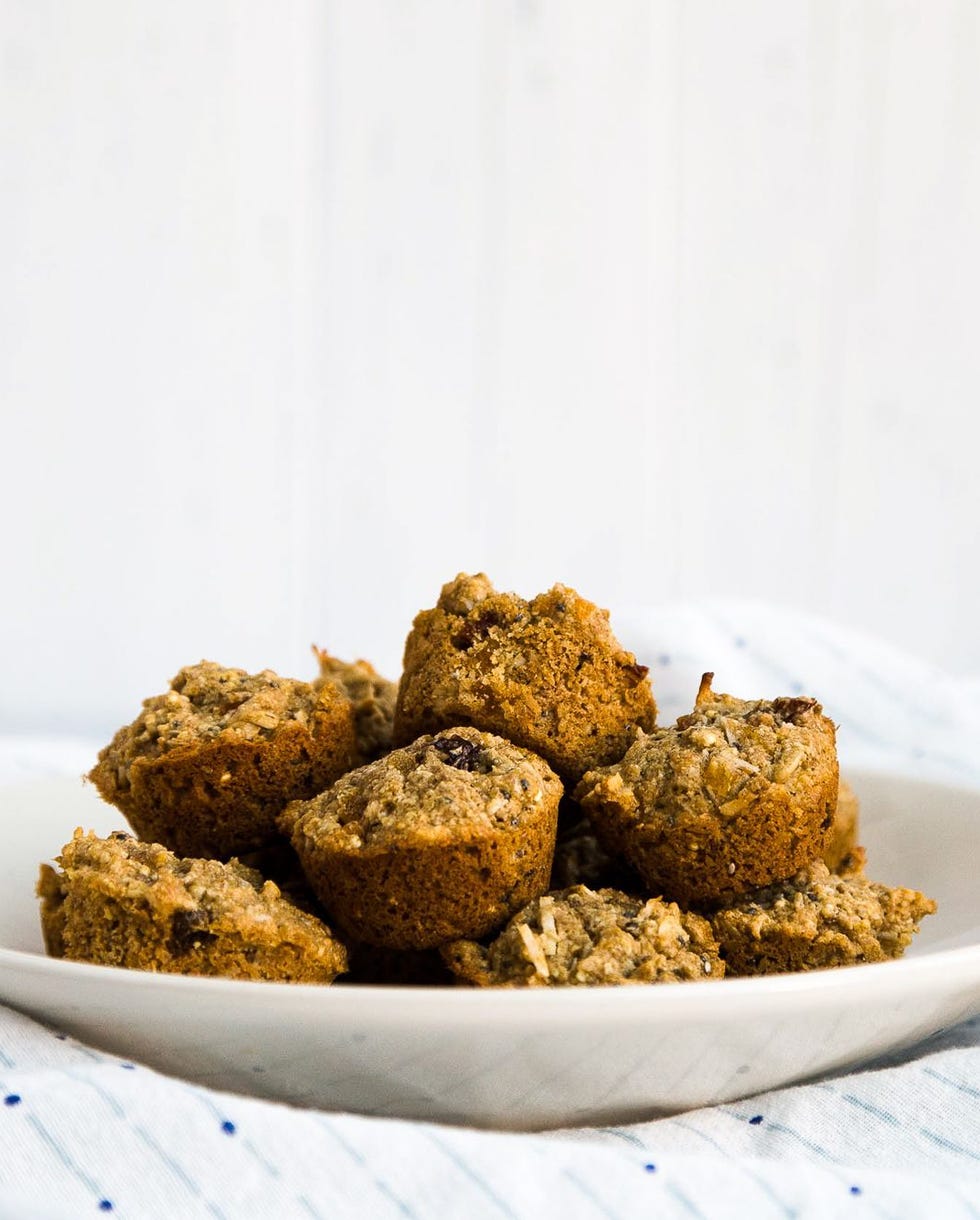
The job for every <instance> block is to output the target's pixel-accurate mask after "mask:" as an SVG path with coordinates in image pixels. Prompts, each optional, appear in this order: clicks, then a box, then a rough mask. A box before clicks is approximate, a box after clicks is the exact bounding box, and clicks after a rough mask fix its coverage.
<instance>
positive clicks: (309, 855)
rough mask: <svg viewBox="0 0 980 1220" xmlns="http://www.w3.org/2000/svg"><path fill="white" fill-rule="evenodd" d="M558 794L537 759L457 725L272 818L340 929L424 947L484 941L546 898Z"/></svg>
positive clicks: (369, 939) (375, 940) (386, 943)
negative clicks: (458, 940) (533, 902)
mask: <svg viewBox="0 0 980 1220" xmlns="http://www.w3.org/2000/svg"><path fill="white" fill-rule="evenodd" d="M560 796H561V782H560V780H559V779H558V777H557V776H556V775H555V774H554V772H553V771H552V770H551V768H550V767H549V766H548V764H547V763H546V762H544V761H543V759H541V758H538V757H537V755H535V754H532V753H531V752H530V751H529V750H523V749H521V748H520V747H519V746H515V745H512V744H511V743H510V742H507V741H504V740H503V739H502V738H499V737H494V736H493V735H492V734H490V733H483V732H481V731H480V730H478V729H473V728H466V727H462V728H454V729H448V730H446V731H445V732H444V733H442V734H439V735H438V736H434V737H422V738H420V739H419V740H418V741H416V742H414V743H413V744H412V745H410V746H407V747H405V748H404V749H400V750H393V751H392V752H391V753H390V754H386V755H385V757H384V758H381V759H378V761H377V762H374V763H370V764H369V765H368V766H365V767H361V768H359V769H358V770H356V771H352V772H350V773H349V774H348V775H345V776H344V777H343V778H342V779H340V780H338V782H337V783H336V784H334V785H333V787H332V788H330V789H329V790H328V791H327V792H325V793H323V794H322V795H321V796H319V797H315V798H314V799H313V800H311V801H299V802H296V803H294V804H292V805H290V806H288V807H287V809H286V810H285V811H284V812H283V814H282V815H281V817H280V819H279V822H280V826H281V827H282V829H283V830H284V832H286V833H288V834H289V835H290V837H291V839H292V843H293V846H294V847H295V849H296V852H297V854H298V856H299V858H300V862H301V864H302V866H303V869H304V871H305V873H306V876H307V879H308V880H309V882H310V885H311V887H312V889H313V890H314V892H315V893H316V895H317V897H318V898H319V900H320V902H321V903H322V904H323V906H324V907H325V908H326V910H327V911H329V913H330V916H331V918H332V919H334V920H335V921H336V923H337V924H338V925H339V926H340V927H341V928H342V929H343V930H344V931H345V932H346V933H347V934H348V935H349V936H352V937H354V938H356V939H357V940H360V941H364V942H366V943H368V944H374V945H380V946H383V947H386V948H391V949H427V948H430V947H432V946H434V945H439V944H442V943H443V942H445V941H447V940H453V939H455V938H457V937H460V936H474V937H476V936H483V935H485V934H486V933H487V932H490V931H492V930H493V929H494V928H495V927H498V926H499V925H500V924H502V923H503V922H504V920H505V919H506V918H507V917H508V916H509V915H510V914H512V913H513V912H514V911H515V910H517V909H518V908H519V907H521V906H523V904H524V903H525V902H527V901H528V900H529V899H530V898H533V897H535V896H536V895H537V894H540V893H543V891H544V890H545V888H546V887H547V885H548V874H549V870H550V868H551V859H552V855H553V853H554V846H555V827H556V823H557V818H558V801H559V798H560Z"/></svg>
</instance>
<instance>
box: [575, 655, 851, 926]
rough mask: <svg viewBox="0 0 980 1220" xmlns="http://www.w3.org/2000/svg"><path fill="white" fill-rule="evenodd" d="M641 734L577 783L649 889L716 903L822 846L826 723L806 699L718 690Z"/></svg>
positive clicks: (833, 773)
mask: <svg viewBox="0 0 980 1220" xmlns="http://www.w3.org/2000/svg"><path fill="white" fill-rule="evenodd" d="M710 678H711V675H710V674H706V675H705V678H704V680H703V681H702V687H701V691H700V692H699V694H698V702H697V704H696V706H695V709H694V711H693V712H692V713H691V714H690V715H687V716H682V717H681V718H680V719H679V720H678V721H677V724H676V726H674V727H672V728H665V729H660V730H657V731H656V732H654V733H652V734H649V735H645V736H643V737H641V738H640V739H639V740H638V741H637V742H635V743H634V745H633V746H631V747H630V749H629V750H628V751H627V753H626V755H625V757H624V758H623V759H622V761H621V762H619V763H617V764H615V765H613V766H610V767H605V768H601V769H598V770H596V771H592V772H590V773H589V774H588V775H586V776H585V777H584V779H583V780H582V782H581V783H580V784H579V786H578V788H577V789H576V792H575V798H576V800H578V801H579V802H580V803H581V804H582V806H583V808H584V809H585V810H586V812H587V813H588V815H589V818H590V820H591V822H592V824H593V825H594V827H595V829H596V832H597V834H598V836H599V838H600V840H601V841H602V842H603V843H604V845H605V846H606V848H607V850H609V851H610V852H612V853H613V854H616V855H622V856H623V858H624V859H625V860H626V861H627V862H628V863H629V864H630V865H631V866H632V867H633V868H634V869H635V870H636V871H637V872H638V873H639V874H640V876H641V877H642V879H643V880H644V882H645V883H646V885H647V886H648V887H649V889H650V891H651V892H653V893H661V894H663V895H665V896H666V897H668V898H670V899H672V900H674V901H675V902H679V903H680V904H681V905H682V906H699V905H713V904H717V903H720V902H724V901H725V900H727V899H730V898H732V897H734V896H736V895H738V894H741V893H745V892H746V891H748V890H750V889H754V888H756V887H758V886H761V885H766V884H768V883H769V882H771V881H774V880H777V879H779V878H782V877H789V876H792V875H793V874H794V873H795V872H797V871H798V870H799V869H800V868H801V867H803V865H805V864H807V863H808V862H809V861H810V860H812V859H814V858H816V857H817V856H819V855H820V852H821V850H822V849H823V847H824V844H825V841H826V838H827V834H828V831H829V829H830V825H831V822H832V820H833V816H834V811H835V809H836V805H837V784H838V769H837V753H836V744H835V733H834V726H833V724H832V723H831V721H830V720H828V719H827V717H826V716H824V715H822V711H821V708H820V705H819V704H818V703H817V702H816V700H814V699H804V698H793V699H776V700H773V701H772V702H768V701H765V700H758V701H746V700H741V699H734V698H732V697H731V696H730V695H715V694H714V693H713V692H712V691H711V688H710Z"/></svg>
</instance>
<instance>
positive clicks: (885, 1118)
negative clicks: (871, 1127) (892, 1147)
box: [837, 1093, 902, 1127]
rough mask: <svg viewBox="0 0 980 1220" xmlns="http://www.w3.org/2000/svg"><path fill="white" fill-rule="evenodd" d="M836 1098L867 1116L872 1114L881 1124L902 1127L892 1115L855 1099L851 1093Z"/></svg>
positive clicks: (858, 1098)
mask: <svg viewBox="0 0 980 1220" xmlns="http://www.w3.org/2000/svg"><path fill="white" fill-rule="evenodd" d="M837 1096H838V1097H839V1098H840V1099H841V1101H846V1102H847V1103H848V1104H849V1105H852V1106H857V1107H858V1109H860V1110H864V1111H865V1112H866V1113H868V1114H873V1115H874V1117H875V1118H877V1119H880V1120H881V1122H883V1123H888V1125H889V1126H890V1127H900V1126H901V1125H902V1124H901V1123H900V1122H899V1121H898V1119H897V1118H896V1117H895V1115H894V1114H889V1113H888V1111H887V1110H881V1109H879V1108H878V1107H877V1106H873V1105H872V1104H871V1103H870V1102H868V1101H862V1099H861V1098H860V1097H855V1096H854V1095H853V1094H852V1093H838V1094H837Z"/></svg>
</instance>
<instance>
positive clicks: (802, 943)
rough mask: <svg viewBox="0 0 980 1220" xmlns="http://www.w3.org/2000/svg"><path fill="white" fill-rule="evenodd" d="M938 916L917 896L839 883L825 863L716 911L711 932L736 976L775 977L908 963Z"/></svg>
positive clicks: (860, 882)
mask: <svg viewBox="0 0 980 1220" xmlns="http://www.w3.org/2000/svg"><path fill="white" fill-rule="evenodd" d="M935 910H936V904H935V902H934V901H933V900H932V899H931V898H926V897H925V895H923V894H920V893H919V892H918V891H917V890H909V889H903V888H893V887H891V886H887V885H880V884H878V883H877V882H874V881H867V880H865V879H864V878H863V877H861V876H851V877H838V876H835V875H834V874H833V873H831V872H830V870H829V869H828V868H827V866H826V864H824V863H823V861H822V860H818V861H816V862H815V863H813V864H811V865H809V866H808V867H807V868H805V869H802V870H801V871H800V872H799V873H798V874H797V875H796V876H795V877H793V878H791V879H790V880H789V881H784V882H781V883H780V884H778V885H772V886H767V887H765V888H763V889H761V890H758V891H756V892H755V893H753V894H749V895H747V896H746V897H745V898H743V899H741V900H740V901H739V902H737V903H735V904H733V905H732V906H730V907H726V908H723V909H722V910H720V911H717V912H716V913H715V914H714V916H713V917H712V920H711V926H712V928H713V930H714V933H715V936H716V937H717V938H718V943H719V945H720V946H721V950H722V953H723V955H724V957H725V961H726V963H727V966H728V971H729V973H730V974H733V975H751V974H774V973H779V972H782V971H794V970H823V969H826V968H828V967H830V966H852V965H856V964H858V963H859V962H880V961H885V960H886V959H888V958H895V957H901V955H902V953H903V952H904V951H905V950H906V949H907V948H908V946H909V944H910V943H911V941H912V937H913V935H914V934H915V933H916V931H918V925H919V922H920V920H922V919H923V918H924V917H925V916H926V915H931V914H933V913H934V912H935Z"/></svg>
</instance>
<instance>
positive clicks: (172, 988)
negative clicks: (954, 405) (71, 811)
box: [0, 766, 980, 1025]
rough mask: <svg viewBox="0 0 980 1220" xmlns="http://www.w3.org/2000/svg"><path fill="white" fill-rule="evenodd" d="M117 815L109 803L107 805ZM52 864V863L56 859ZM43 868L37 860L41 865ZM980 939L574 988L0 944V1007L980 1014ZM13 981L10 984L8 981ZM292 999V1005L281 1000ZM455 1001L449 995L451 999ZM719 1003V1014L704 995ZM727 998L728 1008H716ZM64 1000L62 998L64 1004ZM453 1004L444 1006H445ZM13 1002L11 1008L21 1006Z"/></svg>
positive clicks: (584, 1016)
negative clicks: (49, 985) (930, 987)
mask: <svg viewBox="0 0 980 1220" xmlns="http://www.w3.org/2000/svg"><path fill="white" fill-rule="evenodd" d="M846 777H847V780H848V782H849V783H852V784H854V786H856V787H859V786H860V785H861V782H862V780H863V779H864V778H867V779H870V780H871V781H872V782H874V781H882V780H894V781H900V782H901V783H905V784H909V785H910V786H913V787H917V788H926V789H932V790H937V789H938V790H941V791H943V792H945V793H948V794H950V795H953V794H956V795H957V796H959V797H963V798H966V799H969V800H973V801H975V802H978V805H980V786H974V785H969V784H955V783H949V782H946V781H945V780H942V779H939V778H936V777H933V776H929V775H923V774H921V773H920V774H915V773H912V772H908V771H903V770H901V769H897V770H896V769H890V768H879V767H874V766H864V767H853V768H851V767H849V768H847V776H846ZM74 782H76V781H74V780H73V779H72V777H70V776H67V775H65V776H45V777H38V778H35V779H33V780H28V781H19V782H14V783H10V784H3V785H0V799H2V796H3V795H5V794H11V793H13V792H14V791H18V790H19V791H23V790H25V789H39V788H44V787H47V786H57V785H67V784H70V783H74ZM109 807H110V808H111V806H109ZM52 858H53V857H52ZM39 863H40V862H39ZM977 935H978V938H977V940H976V941H975V942H971V943H969V944H966V945H956V946H954V947H951V948H947V949H936V950H933V951H929V952H926V953H923V954H922V955H921V956H912V957H907V958H902V959H899V960H893V961H884V962H867V963H862V964H860V965H856V966H847V967H839V968H836V969H825V970H811V971H797V972H792V973H781V974H772V975H762V976H755V977H751V978H721V979H708V980H698V982H697V986H695V987H685V986H672V985H668V986H654V985H645V986H644V985H640V984H636V985H632V986H630V985H626V986H601V985H590V986H574V987H514V988H507V987H491V988H478V987H453V986H420V985H404V984H378V983H375V984H363V983H362V984H356V985H355V984H347V983H339V984H335V985H331V986H324V985H318V984H311V983H285V982H272V981H266V980H250V979H231V978H216V977H210V976H207V975H182V974H170V973H167V972H164V971H148V970H133V969H129V968H124V967H119V966H105V965H96V964H94V963H89V962H76V961H68V960H65V959H63V958H52V957H49V956H47V955H46V954H43V953H37V952H30V951H28V950H23V949H13V948H9V947H7V946H4V945H0V1003H4V1002H7V1001H8V997H9V992H10V991H11V990H12V989H11V988H10V987H8V986H7V985H6V982H5V981H6V980H8V979H11V976H12V975H14V976H19V977H20V978H24V976H32V977H33V978H35V979H36V978H38V977H39V976H40V977H43V978H46V979H48V980H51V979H58V978H63V979H64V980H65V982H66V983H69V982H71V981H75V982H76V983H78V984H80V985H81V986H84V987H85V988H86V989H87V990H88V989H90V988H92V987H99V986H101V985H105V987H106V988H108V989H113V990H114V989H117V988H122V989H125V990H129V989H132V988H137V989H139V988H141V987H147V986H149V987H152V988H153V990H154V991H155V992H157V993H163V994H167V995H173V996H180V995H183V996H185V997H187V998H190V996H191V995H194V994H196V993H201V994H203V995H208V996H212V997H214V998H215V999H218V998H220V997H222V996H224V997H226V998H227V999H231V998H234V999H235V1001H236V1004H237V1005H239V1006H245V1007H246V1008H248V1009H249V1010H258V1009H261V1008H263V1007H265V1006H266V1005H267V1004H277V1005H278V1004H285V1005H287V1006H290V1010H291V1011H292V1010H295V1012H296V1013H297V1014H299V1013H300V1012H304V1011H308V1010H310V1009H311V1007H312V1009H313V1010H315V1011H317V1012H318V1014H319V1015H321V1016H322V1017H324V1018H328V1017H334V1016H336V1018H337V1019H344V1018H346V1017H347V1016H348V1015H349V1014H350V1013H351V1012H352V1010H354V1009H357V1010H358V1012H357V1015H358V1019H359V1020H360V1021H362V1022H367V1023H370V1024H371V1025H384V1024H388V1023H396V1024H402V1023H403V1022H404V1021H405V1020H406V1019H408V1018H411V1017H417V1018H418V1017H423V1016H426V1018H427V1021H428V1023H431V1024H435V1025H454V1024H457V1023H458V1022H460V1021H464V1022H466V1023H469V1022H470V1021H475V1020H479V1021H480V1022H482V1023H486V1022H492V1023H493V1024H494V1025H507V1024H510V1023H511V1022H514V1023H517V1022H524V1021H526V1020H527V1017H528V1009H529V1008H533V1009H534V1010H538V1009H540V1010H542V1011H543V1012H545V1013H547V1015H548V1017H549V1019H552V1020H557V1021H560V1022H561V1023H563V1024H564V1023H566V1022H569V1021H572V1020H574V1021H582V1020H589V1019H592V1018H595V1019H597V1020H602V1021H608V1020H610V1019H611V1018H615V1017H627V1016H629V1015H632V1014H635V1015H637V1016H639V1015H642V1016H643V1017H644V1019H646V1020H656V1019H657V1018H659V1017H660V1016H661V1015H663V1016H664V1017H665V1019H666V1018H668V1017H669V1019H671V1020H675V1019H677V1017H679V1016H684V1015H685V1013H686V1011H687V1010H688V1009H691V1008H693V1009H694V1010H695V1012H694V1015H696V1016H698V1017H700V1018H701V1019H707V1017H706V1013H712V1012H713V1011H717V1013H718V1018H719V1019H721V1020H727V1019H730V1016H731V1007H732V1005H734V1006H736V1007H737V1008H738V1010H739V1012H740V1013H745V1012H751V1011H752V1010H753V1009H756V1008H758V1007H760V1006H764V1007H765V1008H767V1009H770V1010H771V1008H772V1005H773V1004H776V1005H780V1006H782V1005H789V1006H791V1005H793V1004H795V1003H798V1002H799V1001H801V1000H805V1001H806V1002H807V1003H809V1004H811V1005H819V1006H821V1007H822V1006H824V1005H829V1006H833V1005H834V1004H836V1003H839V1002H840V998H841V994H842V993H844V994H845V995H847V994H848V993H851V992H855V991H861V990H862V989H863V988H864V987H865V986H867V987H871V988H873V990H874V994H875V996H876V998H880V999H886V998H893V997H894V996H896V995H899V994H905V993H907V990H908V988H909V987H912V986H917V985H924V984H928V983H929V982H931V981H933V976H935V978H936V980H937V981H939V983H940V986H939V987H938V988H937V991H940V992H942V993H946V992H951V991H960V990H964V991H966V992H971V993H975V997H974V998H973V999H972V1000H971V1002H972V1003H975V1004H976V1005H977V1006H978V1007H980V928H978V934H977ZM11 981H12V980H11ZM286 996H289V999H286V998H285V997H286ZM371 996H377V997H381V996H385V997H392V996H396V997H398V1001H399V1002H398V1003H397V1004H393V1003H388V1002H380V1001H379V1002H378V1003H376V1004H365V1003H364V999H365V998H367V997H371ZM449 996H452V997H453V998H452V999H451V1000H449V999H448V997H449ZM709 996H712V997H714V998H715V1000H716V1001H718V1002H719V1004H718V1008H717V1010H713V1009H712V1006H711V1002H710V1001H709V1000H708V997H709ZM723 997H724V1001H725V1002H724V1003H721V1002H720V1001H721V1000H722V998H723ZM67 998H68V997H66V999H67ZM447 1001H448V1002H447ZM16 1004H17V1001H16V1000H15V1001H14V1006H16Z"/></svg>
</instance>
